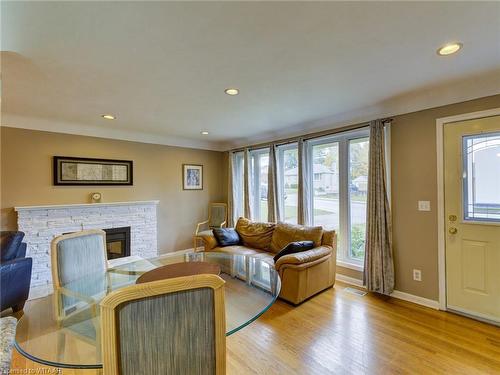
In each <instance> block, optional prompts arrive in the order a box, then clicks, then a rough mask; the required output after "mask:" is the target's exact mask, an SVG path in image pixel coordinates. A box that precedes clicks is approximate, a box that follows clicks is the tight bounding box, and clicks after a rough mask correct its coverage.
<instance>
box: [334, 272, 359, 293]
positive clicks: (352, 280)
mask: <svg viewBox="0 0 500 375" xmlns="http://www.w3.org/2000/svg"><path fill="white" fill-rule="evenodd" d="M335 279H336V280H338V281H341V282H343V283H346V284H349V285H354V286H358V287H361V288H363V289H366V288H365V287H364V285H363V280H360V279H356V278H354V277H349V276H346V275H342V274H339V273H337V274H336V275H335Z"/></svg>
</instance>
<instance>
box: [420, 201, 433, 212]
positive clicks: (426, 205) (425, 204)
mask: <svg viewBox="0 0 500 375" xmlns="http://www.w3.org/2000/svg"><path fill="white" fill-rule="evenodd" d="M418 210H419V211H430V210H431V202H430V201H418Z"/></svg>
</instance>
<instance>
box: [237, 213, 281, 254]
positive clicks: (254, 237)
mask: <svg viewBox="0 0 500 375" xmlns="http://www.w3.org/2000/svg"><path fill="white" fill-rule="evenodd" d="M275 226H276V224H274V223H258V222H253V221H250V220H248V219H245V218H243V217H240V218H239V219H238V222H237V223H236V231H237V232H238V234H239V235H240V238H241V241H242V243H243V245H245V246H248V247H252V248H254V249H259V250H264V251H269V249H270V246H271V239H272V237H273V231H274V228H275ZM280 250H281V249H280Z"/></svg>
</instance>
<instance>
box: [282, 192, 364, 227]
mask: <svg viewBox="0 0 500 375" xmlns="http://www.w3.org/2000/svg"><path fill="white" fill-rule="evenodd" d="M314 203H315V204H314V208H316V209H320V210H323V211H329V212H331V214H325V215H316V216H315V220H314V222H315V224H320V225H323V226H324V227H325V228H327V229H329V228H338V225H339V218H338V216H339V214H338V212H339V200H338V199H323V198H315V199H314ZM285 204H286V206H289V207H296V206H297V194H288V198H287V200H286V203H285ZM365 217H366V202H352V204H351V223H352V224H364V223H365Z"/></svg>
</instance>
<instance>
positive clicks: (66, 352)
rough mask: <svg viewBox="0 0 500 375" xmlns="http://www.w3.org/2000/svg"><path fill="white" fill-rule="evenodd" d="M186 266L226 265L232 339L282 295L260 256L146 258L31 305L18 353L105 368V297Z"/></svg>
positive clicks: (19, 329)
mask: <svg viewBox="0 0 500 375" xmlns="http://www.w3.org/2000/svg"><path fill="white" fill-rule="evenodd" d="M184 262H209V263H216V264H217V265H218V266H219V267H220V269H221V273H220V277H221V278H222V279H224V280H225V285H224V293H225V308H226V336H229V335H231V334H233V333H235V332H237V331H238V330H240V329H241V328H243V327H245V326H246V325H248V324H250V323H251V322H253V321H254V320H255V319H257V318H258V317H259V316H260V315H262V314H263V313H264V312H265V311H266V310H267V309H269V307H270V306H271V305H272V304H273V303H274V301H275V300H276V298H277V297H278V295H279V293H280V288H281V282H280V278H279V276H278V273H277V272H276V271H275V269H274V267H273V266H272V265H271V264H269V263H268V262H266V261H265V260H263V259H259V258H257V257H252V256H246V255H235V254H228V253H223V252H198V253H186V254H166V255H163V256H159V257H156V258H150V259H140V260H136V261H133V262H130V263H125V264H122V265H118V266H114V267H111V268H109V269H108V270H107V271H106V272H96V273H95V274H93V275H89V276H88V277H86V278H84V279H79V280H74V281H72V282H70V283H67V284H65V285H64V287H63V288H62V289H61V290H56V291H54V293H53V294H51V295H48V296H46V297H43V298H40V299H36V300H33V301H31V302H30V304H29V306H27V308H26V309H25V313H24V315H23V316H22V317H21V319H20V320H19V323H18V326H17V333H16V341H15V346H16V349H17V350H18V351H19V353H21V354H22V355H23V356H25V357H27V358H28V359H30V360H32V361H35V362H38V363H41V364H44V365H47V366H54V367H59V368H78V369H98V368H102V360H101V346H100V313H99V310H100V309H99V302H100V301H101V300H102V298H104V297H105V296H106V295H107V294H109V293H111V292H113V291H115V290H117V289H120V288H123V287H126V286H129V285H132V284H135V283H136V280H137V279H138V278H139V277H140V276H141V275H143V274H144V273H146V272H148V271H151V270H154V269H156V268H158V267H162V266H165V265H173V264H178V263H184ZM179 318H182V317H179ZM138 324H140V322H138ZM165 335H168V332H166V333H165Z"/></svg>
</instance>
